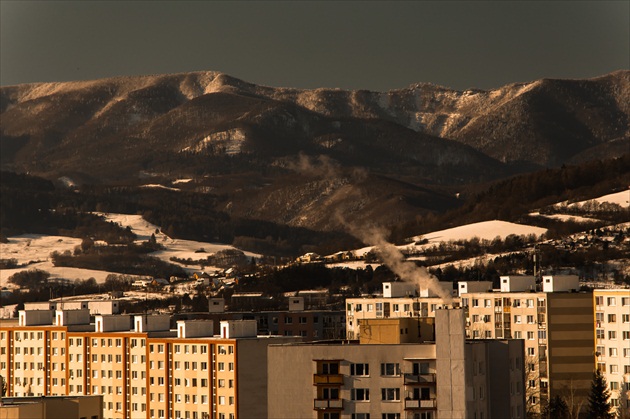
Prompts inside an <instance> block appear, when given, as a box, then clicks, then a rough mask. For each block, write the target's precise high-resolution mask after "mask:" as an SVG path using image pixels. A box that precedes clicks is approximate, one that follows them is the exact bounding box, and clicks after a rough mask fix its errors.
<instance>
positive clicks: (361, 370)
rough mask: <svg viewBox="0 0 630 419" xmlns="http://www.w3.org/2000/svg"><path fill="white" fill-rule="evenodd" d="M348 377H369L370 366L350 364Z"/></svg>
mask: <svg viewBox="0 0 630 419" xmlns="http://www.w3.org/2000/svg"><path fill="white" fill-rule="evenodd" d="M350 375H360V376H363V377H365V376H368V375H370V364H350Z"/></svg>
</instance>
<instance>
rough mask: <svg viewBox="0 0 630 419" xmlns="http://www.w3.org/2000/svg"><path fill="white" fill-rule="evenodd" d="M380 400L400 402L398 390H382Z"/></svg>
mask: <svg viewBox="0 0 630 419" xmlns="http://www.w3.org/2000/svg"><path fill="white" fill-rule="evenodd" d="M381 400H383V401H400V388H382V389H381Z"/></svg>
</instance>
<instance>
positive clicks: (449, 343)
mask: <svg viewBox="0 0 630 419" xmlns="http://www.w3.org/2000/svg"><path fill="white" fill-rule="evenodd" d="M464 318H465V313H464V311H463V310H462V309H437V310H436V313H435V319H432V318H420V319H415V318H390V319H369V320H364V321H363V322H362V323H361V333H360V336H361V339H360V341H352V342H350V341H336V342H333V341H330V342H310V343H300V344H282V345H270V346H269V349H268V351H269V363H268V365H269V373H268V376H269V379H268V380H269V381H268V385H269V388H273V389H274V391H270V392H269V403H268V405H269V417H270V418H274V419H283V418H285V419H294V418H314V419H315V418H317V419H339V418H344V419H345V418H348V419H369V418H382V419H457V418H461V419H464V418H465V419H468V418H486V419H490V418H501V419H503V418H508V417H510V418H524V417H525V407H524V405H525V395H524V371H523V356H524V352H523V342H522V341H518V340H483V341H482V340H478V341H470V340H469V341H466V339H465V332H464ZM416 329H418V330H420V331H421V334H422V335H423V337H420V338H419V337H418V336H417V334H416V332H415V330H416Z"/></svg>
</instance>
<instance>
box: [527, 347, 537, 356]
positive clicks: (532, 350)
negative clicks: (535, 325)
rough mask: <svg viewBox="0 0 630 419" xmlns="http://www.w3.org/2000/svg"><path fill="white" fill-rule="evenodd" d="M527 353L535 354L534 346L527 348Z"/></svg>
mask: <svg viewBox="0 0 630 419" xmlns="http://www.w3.org/2000/svg"><path fill="white" fill-rule="evenodd" d="M527 355H528V356H534V355H536V350H535V349H534V348H527Z"/></svg>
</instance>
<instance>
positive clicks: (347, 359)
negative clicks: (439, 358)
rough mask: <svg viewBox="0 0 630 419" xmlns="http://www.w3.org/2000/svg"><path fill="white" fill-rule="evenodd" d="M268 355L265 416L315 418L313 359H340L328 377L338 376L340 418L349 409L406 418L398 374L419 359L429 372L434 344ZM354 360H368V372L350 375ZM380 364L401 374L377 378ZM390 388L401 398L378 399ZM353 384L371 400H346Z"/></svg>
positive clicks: (283, 349)
mask: <svg viewBox="0 0 630 419" xmlns="http://www.w3.org/2000/svg"><path fill="white" fill-rule="evenodd" d="M268 354H269V355H268V356H269V358H268V385H269V392H268V393H269V394H268V400H269V402H268V406H269V414H268V417H269V418H273V419H295V418H316V417H317V412H315V411H314V410H313V407H314V401H315V399H317V398H318V386H317V385H314V380H315V377H314V375H315V374H316V373H317V372H318V371H317V365H318V363H322V362H338V363H339V374H338V375H337V376H333V377H331V379H341V381H337V382H338V383H339V384H338V387H339V388H340V391H339V399H341V400H342V406H343V411H342V412H341V415H340V417H342V418H350V417H351V415H352V413H369V414H370V417H372V418H381V415H382V413H401V418H405V416H404V415H405V410H404V407H405V396H406V394H405V391H404V390H405V388H404V385H403V384H402V383H403V380H404V375H403V374H404V373H411V368H412V363H413V361H421V360H426V361H427V362H428V363H430V365H431V367H430V374H432V373H433V372H434V370H435V368H434V365H435V357H436V345H435V344H407V345H388V344H384V345H359V344H340V343H338V344H332V343H329V344H323V343H322V344H318V343H313V344H304V345H271V346H269V350H268ZM359 363H365V364H369V369H370V371H369V375H366V376H352V375H350V368H351V364H359ZM381 363H398V364H399V366H400V369H401V374H400V375H398V376H381V372H380V365H381ZM430 374H428V375H430ZM320 377H321V376H320ZM392 387H397V388H400V401H393V402H381V389H382V388H392ZM353 388H365V389H369V392H370V402H369V403H368V402H352V401H350V400H351V391H352V389H353ZM243 417H245V416H243ZM442 417H448V416H440V418H442Z"/></svg>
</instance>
